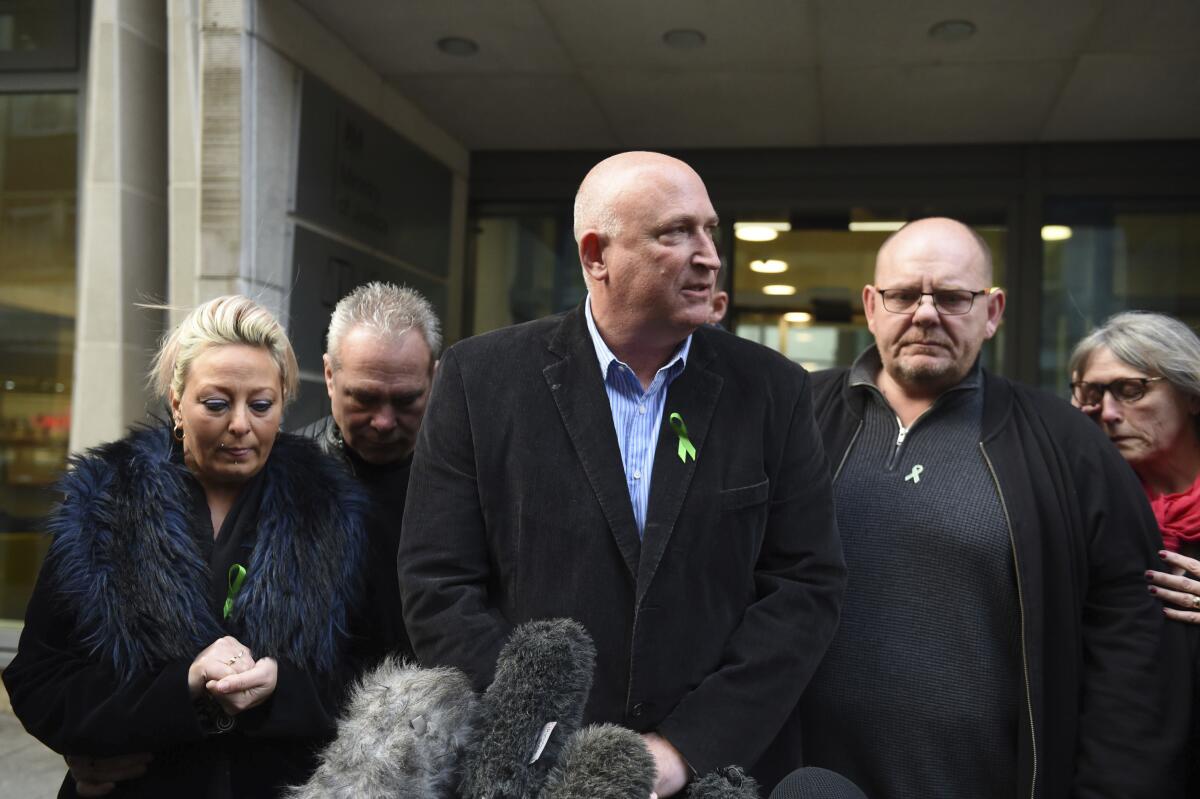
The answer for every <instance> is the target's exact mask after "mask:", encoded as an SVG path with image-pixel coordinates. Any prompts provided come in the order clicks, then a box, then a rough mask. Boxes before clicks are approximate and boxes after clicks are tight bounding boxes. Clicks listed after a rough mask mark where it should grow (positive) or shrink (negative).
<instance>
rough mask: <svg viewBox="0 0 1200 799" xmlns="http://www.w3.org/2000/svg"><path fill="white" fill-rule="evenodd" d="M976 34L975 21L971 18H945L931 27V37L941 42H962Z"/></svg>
mask: <svg viewBox="0 0 1200 799" xmlns="http://www.w3.org/2000/svg"><path fill="white" fill-rule="evenodd" d="M974 35H975V23H974V22H972V21H971V20H969V19H944V20H942V21H941V22H939V23H937V24H936V25H934V26H933V27H931V28H930V29H929V38H931V39H937V40H938V41H939V42H961V41H962V40H964V39H970V38H971V37H972V36H974Z"/></svg>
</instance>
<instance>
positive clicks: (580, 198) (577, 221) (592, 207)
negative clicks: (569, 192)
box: [573, 186, 620, 243]
mask: <svg viewBox="0 0 1200 799" xmlns="http://www.w3.org/2000/svg"><path fill="white" fill-rule="evenodd" d="M599 194H600V192H598V191H596V190H593V189H589V188H585V187H584V186H580V187H579V193H578V194H576V195H575V215H574V220H573V221H574V233H575V241H576V242H577V243H578V241H579V239H580V237H581V236H583V233H584V231H586V230H598V231H600V232H601V233H603V234H604V235H605V236H608V237H610V238H611V237H613V236H616V235H617V234H618V233H620V226H619V223H618V221H617V214H616V212H615V211H614V210H613V197H612V196H611V195H608V196H598V195H599Z"/></svg>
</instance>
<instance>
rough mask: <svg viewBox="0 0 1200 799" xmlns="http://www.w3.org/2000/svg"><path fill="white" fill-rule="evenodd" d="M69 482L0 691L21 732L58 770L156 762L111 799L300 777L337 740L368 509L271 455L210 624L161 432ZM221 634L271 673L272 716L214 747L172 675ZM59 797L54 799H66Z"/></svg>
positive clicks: (93, 454)
mask: <svg viewBox="0 0 1200 799" xmlns="http://www.w3.org/2000/svg"><path fill="white" fill-rule="evenodd" d="M72 465H73V468H72V470H71V471H70V472H69V473H68V474H67V475H66V477H65V478H64V479H63V481H62V483H61V489H62V491H63V495H64V499H63V501H62V503H61V504H60V505H59V506H58V508H57V509H56V510H55V512H54V513H53V515H52V517H51V519H50V524H49V527H50V531H51V532H52V533H53V535H54V541H53V543H52V545H51V548H50V551H49V554H48V555H47V559H46V562H45V565H44V567H43V569H42V572H41V574H40V575H39V578H38V585H37V587H36V589H35V591H34V596H33V597H32V598H31V600H30V605H29V609H28V611H27V616H26V626H25V630H24V631H23V633H22V637H21V643H20V648H19V651H18V654H17V657H16V658H15V659H14V661H13V663H12V665H10V666H9V668H8V669H6V671H5V673H4V681H5V683H6V685H7V686H8V689H9V693H10V695H11V698H12V704H13V709H14V710H15V711H16V713H17V715H18V716H19V717H20V718H21V720H22V722H23V723H24V724H25V726H26V728H27V729H28V730H29V731H30V732H31V733H33V734H34V735H35V736H37V737H38V738H40V739H41V740H42V741H43V742H44V743H46V744H47V745H48V746H50V747H51V748H52V749H54V750H56V751H58V752H62V753H64V754H88V755H108V754H120V753H127V752H137V751H151V752H154V753H155V761H154V764H152V766H151V771H150V773H149V774H148V775H147V776H146V777H144V778H142V779H140V780H133V781H131V782H130V783H127V784H122V785H121V786H119V791H118V792H117V793H115V794H113V796H124V795H131V796H134V795H165V794H161V792H163V791H170V792H171V793H172V794H173V795H181V796H182V795H189V794H190V792H191V791H192V789H194V790H195V791H196V795H207V794H208V791H209V790H210V788H211V786H207V783H208V777H209V776H210V775H211V773H212V771H214V770H215V771H221V772H224V771H225V765H228V774H229V780H228V783H229V785H231V786H232V789H220V788H218V789H217V790H216V794H217V795H221V794H225V795H230V796H239V795H245V796H257V795H270V794H272V793H274V792H275V791H276V789H277V787H278V786H279V785H281V784H282V783H283V782H285V781H294V780H296V779H297V778H299V779H303V778H304V777H306V776H307V774H306V769H308V768H311V766H312V758H311V755H312V752H313V750H314V749H315V748H316V747H317V746H319V744H321V743H323V742H324V741H325V740H327V738H328V737H329V736H330V735H331V734H332V732H333V730H334V722H335V718H336V713H337V710H338V702H339V700H340V697H341V692H342V687H343V684H344V682H345V680H346V677H347V667H348V665H349V664H348V663H347V653H348V651H349V630H350V627H351V624H352V618H353V616H354V615H355V612H356V609H357V607H356V606H357V605H358V604H359V602H360V599H359V598H360V595H361V575H362V573H363V568H364V553H365V551H366V549H365V548H366V538H365V532H364V524H363V515H364V510H365V508H364V500H363V498H362V494H361V491H360V489H359V488H358V487H357V485H356V483H355V481H354V480H353V479H352V478H351V477H350V476H349V475H348V474H347V473H346V471H345V469H344V468H343V467H342V466H341V465H340V464H339V463H337V462H336V461H334V460H333V459H331V458H328V457H327V456H325V455H323V454H321V453H320V452H319V450H318V449H317V447H316V446H315V445H314V444H313V443H312V442H311V441H308V440H305V439H303V438H301V437H298V436H292V435H288V434H285V433H281V434H280V435H279V436H278V437H277V438H276V440H275V444H274V447H273V449H272V451H271V454H270V457H269V458H268V460H267V463H266V465H265V466H264V467H263V468H264V472H263V473H262V476H261V480H262V484H261V493H260V495H259V496H260V501H259V503H258V506H257V508H248V509H247V511H248V512H252V513H253V514H254V517H253V523H254V535H253V545H252V546H253V548H252V552H251V553H250V555H249V562H248V564H247V577H246V581H245V584H244V585H243V587H242V589H241V591H240V593H239V594H238V596H237V598H236V600H235V601H234V604H233V609H232V612H231V614H230V617H229V619H228V620H227V621H225V622H223V621H222V620H221V619H220V617H219V615H218V614H217V613H216V612H214V610H213V609H212V604H211V602H210V599H209V585H210V580H211V575H210V572H209V566H208V562H207V560H206V558H205V556H204V555H203V554H202V553H201V550H200V547H199V545H198V543H197V540H196V538H195V535H196V533H195V532H194V530H195V529H196V525H197V524H198V523H200V521H201V520H198V519H197V518H196V511H195V504H194V503H195V499H194V494H193V491H194V484H190V481H191V480H192V479H193V478H192V477H191V475H190V472H189V471H188V470H187V468H186V467H185V466H184V465H183V464H182V463H181V462H180V460H179V457H178V455H177V453H175V451H174V444H173V442H172V439H171V435H170V431H169V430H168V429H166V428H153V429H151V428H143V429H137V430H135V431H133V432H132V433H131V434H130V435H129V436H127V437H126V438H124V439H122V440H120V441H117V442H114V443H111V444H107V445H104V446H102V447H98V448H96V449H93V450H90V451H89V452H87V453H86V454H84V455H82V456H80V457H77V458H75V459H74V461H73V464H72ZM203 521H204V522H207V519H204V520H203ZM230 630H236V631H237V637H238V639H239V640H240V641H242V643H244V644H246V645H247V646H248V647H249V648H250V650H251V651H252V652H253V655H254V657H256V658H260V657H263V656H271V657H274V658H275V659H276V660H277V661H278V663H279V677H278V683H277V687H276V691H275V694H274V695H273V696H272V697H271V699H269V700H268V701H267V702H265V703H263V704H262V705H260V706H259V707H257V708H254V709H252V710H250V711H246V712H245V713H242V714H240V715H239V716H237V717H236V718H235V722H236V723H235V725H234V726H233V729H232V730H219V731H218V730H214V729H211V728H209V726H207V725H206V724H205V718H204V714H203V713H199V714H198V713H197V711H196V709H195V708H194V707H193V704H192V702H191V699H190V698H189V696H188V692H187V679H186V675H187V667H188V666H189V665H190V664H191V662H192V660H193V659H194V658H195V657H196V655H197V654H199V652H200V651H201V650H202V649H204V648H205V647H206V646H208V645H209V644H211V643H212V642H213V641H215V640H217V639H218V638H220V637H221V636H223V635H227V634H229V631H230ZM239 764H242V765H244V766H245V771H244V772H242V771H241V770H240V766H239ZM69 783H70V779H69V778H68V780H67V781H66V782H65V783H64V793H63V794H60V795H66V796H70V795H73V786H72V785H70V784H69ZM143 783H144V784H143ZM206 786H207V787H206Z"/></svg>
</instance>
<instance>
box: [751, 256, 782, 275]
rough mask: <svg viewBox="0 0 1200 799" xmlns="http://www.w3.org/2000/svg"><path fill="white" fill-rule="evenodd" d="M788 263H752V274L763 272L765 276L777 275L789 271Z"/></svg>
mask: <svg viewBox="0 0 1200 799" xmlns="http://www.w3.org/2000/svg"><path fill="white" fill-rule="evenodd" d="M787 267H788V265H787V261H778V260H775V259H771V260H769V261H751V262H750V271H751V272H762V273H763V274H764V275H777V274H779V273H780V272H786V271H787Z"/></svg>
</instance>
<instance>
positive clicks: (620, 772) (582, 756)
mask: <svg viewBox="0 0 1200 799" xmlns="http://www.w3.org/2000/svg"><path fill="white" fill-rule="evenodd" d="M652 790H654V756H653V755H651V754H650V750H649V749H647V748H646V744H645V743H644V742H643V741H642V736H640V735H638V734H637V733H636V732H634V731H633V730H629V729H626V728H624V727H618V726H616V725H615V724H598V725H592V726H590V727H584V728H583V729H582V730H580V731H579V732H577V733H575V734H574V735H572V736H571V737H570V738H569V739H568V740H567V744H566V746H565V747H563V750H562V754H561V755H560V756H559V758H558V765H557V766H555V767H554V769H553V770H552V771H551V772H550V775H549V776H548V777H547V778H546V786H545V787H544V788H543V789H542V793H541V795H540V796H539V797H538V799H647V797H649V796H650V792H651V791H652Z"/></svg>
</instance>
